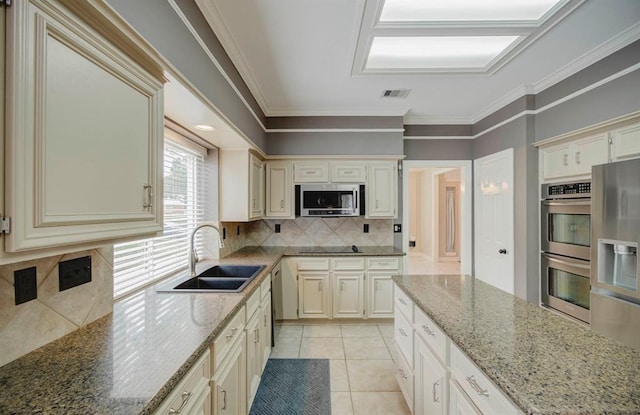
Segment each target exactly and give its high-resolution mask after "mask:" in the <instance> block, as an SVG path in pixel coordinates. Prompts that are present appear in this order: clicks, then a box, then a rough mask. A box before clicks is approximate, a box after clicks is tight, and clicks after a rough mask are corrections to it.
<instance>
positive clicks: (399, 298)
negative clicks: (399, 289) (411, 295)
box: [398, 297, 407, 305]
mask: <svg viewBox="0 0 640 415" xmlns="http://www.w3.org/2000/svg"><path fill="white" fill-rule="evenodd" d="M398 302H400V304H402V305H407V302H406V301H405V300H404V298H402V297H398Z"/></svg>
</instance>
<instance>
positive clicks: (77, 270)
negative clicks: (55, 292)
mask: <svg viewBox="0 0 640 415" xmlns="http://www.w3.org/2000/svg"><path fill="white" fill-rule="evenodd" d="M58 279H59V288H60V291H64V290H68V289H69V288H73V287H77V286H78V285H82V284H86V283H88V282H91V257H90V256H84V257H82V258H76V259H70V260H68V261H62V262H60V263H59V264H58Z"/></svg>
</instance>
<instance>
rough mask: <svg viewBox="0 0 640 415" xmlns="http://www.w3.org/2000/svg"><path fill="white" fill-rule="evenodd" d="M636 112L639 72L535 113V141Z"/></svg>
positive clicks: (639, 106)
mask: <svg viewBox="0 0 640 415" xmlns="http://www.w3.org/2000/svg"><path fill="white" fill-rule="evenodd" d="M637 59H638V60H639V61H640V55H639V56H638V57H637ZM636 111H640V70H636V71H635V72H631V73H629V74H627V75H625V76H623V77H621V78H618V79H616V80H614V81H611V82H609V83H606V84H604V85H602V86H599V87H597V88H595V89H593V90H591V91H589V92H587V93H585V94H582V95H580V96H578V97H576V98H574V99H571V100H569V101H567V102H564V103H562V104H559V105H557V106H555V107H552V108H550V109H548V110H546V111H543V112H541V113H538V114H537V115H536V120H535V138H536V141H540V140H544V139H546V138H550V137H555V136H557V135H560V134H564V133H567V132H571V131H575V130H578V129H580V128H584V127H588V126H590V125H593V124H597V123H599V122H602V121H607V120H610V119H612V118H616V117H619V116H622V115H626V114H630V113H632V112H636Z"/></svg>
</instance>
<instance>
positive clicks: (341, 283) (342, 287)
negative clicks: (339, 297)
mask: <svg viewBox="0 0 640 415" xmlns="http://www.w3.org/2000/svg"><path fill="white" fill-rule="evenodd" d="M340 291H344V281H340Z"/></svg>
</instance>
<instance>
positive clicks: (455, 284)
mask: <svg viewBox="0 0 640 415" xmlns="http://www.w3.org/2000/svg"><path fill="white" fill-rule="evenodd" d="M393 280H394V282H395V283H396V285H397V287H399V288H400V289H401V290H402V291H403V292H404V293H405V294H406V295H407V296H408V297H409V298H410V299H411V300H413V302H414V304H415V306H416V307H418V308H419V309H420V310H422V311H423V312H424V313H425V314H426V315H427V316H428V317H430V318H431V320H433V322H435V323H436V324H437V325H438V326H439V327H440V328H441V329H442V330H443V331H444V333H445V334H446V335H447V336H448V337H449V338H450V340H451V342H453V343H455V345H457V346H458V348H459V349H460V350H462V351H463V352H464V353H465V354H466V355H467V356H468V357H469V358H470V359H471V360H472V361H473V363H475V365H476V366H478V368H479V369H480V370H482V372H484V374H486V375H487V377H488V378H489V379H490V380H491V381H492V382H493V383H494V384H495V385H496V386H498V387H499V388H500V389H501V390H502V391H503V392H504V394H505V395H506V396H508V397H509V398H510V399H511V400H512V401H513V402H514V403H515V404H516V406H518V407H519V408H520V409H521V410H522V411H523V412H524V413H525V414H574V415H580V414H639V413H640V352H638V351H635V350H633V349H629V348H628V347H626V346H623V345H621V344H618V343H616V342H614V341H613V340H610V339H608V338H606V337H603V336H601V335H599V334H597V333H595V332H593V331H591V330H589V329H587V328H585V327H582V326H580V325H577V324H575V323H573V322H571V321H569V320H567V319H566V318H563V317H561V316H558V315H556V314H553V313H551V312H549V311H547V310H544V309H542V308H540V307H538V306H536V305H534V304H531V303H528V302H526V301H524V300H521V299H519V298H517V297H515V296H513V295H511V294H508V293H506V292H504V291H502V290H499V289H497V288H494V287H493V286H491V285H488V284H485V283H483V282H482V281H479V280H477V279H475V278H473V277H469V276H461V275H411V276H395V277H393ZM396 312H397V311H396Z"/></svg>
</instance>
